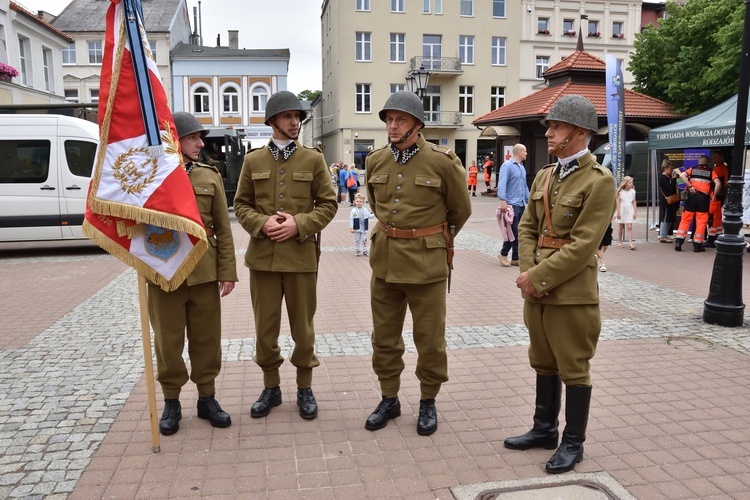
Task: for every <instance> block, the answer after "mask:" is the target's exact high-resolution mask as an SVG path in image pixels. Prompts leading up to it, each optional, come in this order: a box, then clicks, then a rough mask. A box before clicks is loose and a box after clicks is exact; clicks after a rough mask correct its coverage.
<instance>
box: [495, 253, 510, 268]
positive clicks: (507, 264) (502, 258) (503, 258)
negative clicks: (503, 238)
mask: <svg viewBox="0 0 750 500" xmlns="http://www.w3.org/2000/svg"><path fill="white" fill-rule="evenodd" d="M497 258H498V259H500V265H501V266H503V267H510V261H509V260H508V257H506V256H505V255H503V254H501V253H500V254H497Z"/></svg>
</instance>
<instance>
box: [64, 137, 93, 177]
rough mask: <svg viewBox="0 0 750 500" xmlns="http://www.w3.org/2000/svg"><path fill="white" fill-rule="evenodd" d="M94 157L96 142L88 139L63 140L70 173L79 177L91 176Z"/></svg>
mask: <svg viewBox="0 0 750 500" xmlns="http://www.w3.org/2000/svg"><path fill="white" fill-rule="evenodd" d="M95 158H96V143H94V142H88V141H74V140H68V141H65V160H66V161H67V162H68V168H69V169H70V173H71V174H73V175H78V176H80V177H91V171H92V170H93V168H94V159H95Z"/></svg>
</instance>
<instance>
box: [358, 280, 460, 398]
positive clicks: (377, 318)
mask: <svg viewBox="0 0 750 500" xmlns="http://www.w3.org/2000/svg"><path fill="white" fill-rule="evenodd" d="M370 291H371V299H370V304H371V307H372V322H373V331H372V368H373V370H374V371H375V374H376V375H377V376H378V380H379V381H380V390H381V392H382V395H383V396H386V397H389V398H393V397H396V396H397V395H398V391H399V389H400V388H401V372H402V371H404V360H403V355H404V350H405V348H404V339H403V328H404V318H405V317H406V306H407V305H408V306H409V310H410V311H411V315H412V319H413V323H414V333H413V337H414V345H415V346H416V348H417V354H418V358H417V369H416V372H415V373H416V375H417V378H418V379H419V382H420V390H421V393H422V396H421V397H422V399H432V398H434V397H435V396H437V394H438V392H440V386H441V385H442V383H443V382H447V381H448V357H447V355H446V352H445V292H446V280H442V281H438V282H436V283H427V284H423V285H422V284H420V285H412V284H402V283H386V281H385V280H383V279H380V278H376V277H375V276H374V275H373V276H372V278H371V280H370Z"/></svg>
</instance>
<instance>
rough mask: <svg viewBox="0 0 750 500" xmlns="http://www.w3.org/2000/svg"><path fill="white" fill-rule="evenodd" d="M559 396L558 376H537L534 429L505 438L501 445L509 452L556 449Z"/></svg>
mask: <svg viewBox="0 0 750 500" xmlns="http://www.w3.org/2000/svg"><path fill="white" fill-rule="evenodd" d="M561 395H562V381H561V380H560V377H559V376H558V375H552V376H549V375H537V376H536V406H535V409H534V427H532V429H531V430H530V431H529V432H527V433H526V434H523V435H521V436H516V437H509V438H507V439H506V440H505V441H504V443H503V444H504V445H505V447H506V448H510V449H511V450H528V449H531V448H544V449H546V450H554V449H555V448H557V443H558V439H559V437H560V433H559V431H558V430H557V428H558V426H559V420H558V419H557V417H558V415H560V398H561Z"/></svg>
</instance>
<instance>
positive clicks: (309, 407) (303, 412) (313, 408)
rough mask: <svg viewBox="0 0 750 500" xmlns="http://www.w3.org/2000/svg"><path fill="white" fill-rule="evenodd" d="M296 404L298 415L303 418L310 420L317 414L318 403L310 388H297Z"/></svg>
mask: <svg viewBox="0 0 750 500" xmlns="http://www.w3.org/2000/svg"><path fill="white" fill-rule="evenodd" d="M297 406H299V416H300V417H302V418H304V419H305V420H312V419H314V418H315V417H317V416H318V403H317V401H315V396H314V395H313V391H312V389H297Z"/></svg>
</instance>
